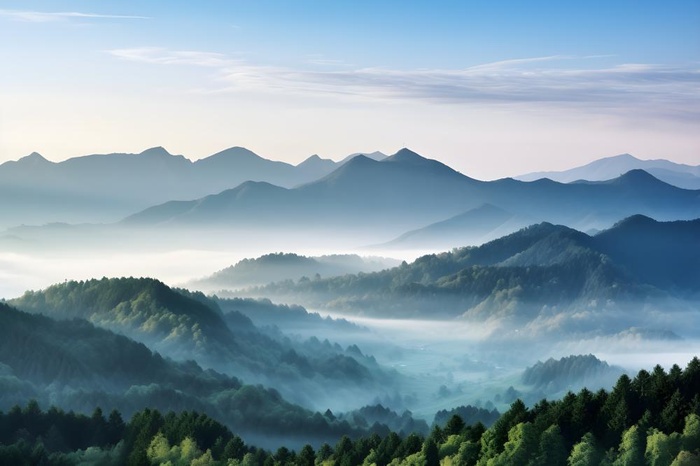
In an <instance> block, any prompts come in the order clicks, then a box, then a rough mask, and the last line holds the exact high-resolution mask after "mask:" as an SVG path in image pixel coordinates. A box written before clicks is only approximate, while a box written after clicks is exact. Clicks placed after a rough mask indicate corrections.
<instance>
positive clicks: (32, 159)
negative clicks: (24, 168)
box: [17, 152, 53, 165]
mask: <svg viewBox="0 0 700 466" xmlns="http://www.w3.org/2000/svg"><path fill="white" fill-rule="evenodd" d="M17 163H21V164H23V165H40V164H50V163H53V162H49V161H48V160H46V159H45V158H44V156H43V155H41V154H40V153H38V152H32V153H31V154H29V155H26V156H24V157H22V158H21V159H19V160H18V161H17Z"/></svg>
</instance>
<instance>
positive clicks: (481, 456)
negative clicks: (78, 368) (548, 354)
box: [0, 358, 700, 466]
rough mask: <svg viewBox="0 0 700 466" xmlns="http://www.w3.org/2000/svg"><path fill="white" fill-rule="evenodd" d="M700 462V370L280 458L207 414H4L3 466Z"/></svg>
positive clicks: (659, 373)
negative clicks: (484, 420) (489, 421)
mask: <svg viewBox="0 0 700 466" xmlns="http://www.w3.org/2000/svg"><path fill="white" fill-rule="evenodd" d="M699 461H700V360H698V358H694V359H693V360H691V362H690V363H689V364H688V366H687V367H686V368H685V370H681V368H680V367H678V366H677V365H674V366H673V367H672V368H671V369H670V370H669V371H668V372H665V371H664V370H663V369H662V368H661V367H660V366H656V367H655V368H654V369H653V371H652V372H647V371H645V370H642V371H640V372H639V373H638V374H637V375H636V377H635V378H634V379H630V378H629V377H628V376H627V375H623V376H621V377H620V378H619V379H618V381H617V383H616V384H615V386H614V388H613V389H612V390H611V391H610V392H607V391H605V390H602V389H601V390H599V391H598V392H595V393H594V392H591V391H590V390H587V389H583V390H581V391H580V392H578V393H572V392H569V393H568V394H567V395H566V396H564V398H563V399H561V400H559V401H548V400H541V401H540V402H538V403H537V404H536V405H534V406H533V407H532V408H530V409H528V408H527V407H526V406H525V404H524V403H523V402H522V401H520V400H516V401H515V402H514V403H513V404H512V405H511V407H510V409H508V410H507V411H506V412H505V413H503V415H501V416H500V417H499V418H498V420H497V421H496V422H495V423H494V424H493V425H492V426H491V427H489V428H486V427H485V426H484V425H483V424H481V423H476V424H469V425H468V424H466V423H465V422H464V420H463V419H462V418H461V417H460V416H459V415H456V414H455V415H453V416H452V417H450V418H449V419H448V420H447V422H444V423H440V424H436V425H435V426H434V427H433V428H432V430H431V431H430V433H429V434H427V435H419V434H416V433H410V434H408V435H405V434H404V435H398V434H397V433H396V432H389V433H384V434H383V435H380V434H378V433H373V434H371V435H369V436H362V435H357V434H355V435H354V436H347V435H344V436H342V437H341V438H340V439H339V440H338V441H337V442H336V443H334V444H333V445H331V444H328V443H324V444H322V445H321V446H320V447H318V448H314V447H313V446H311V445H309V444H306V445H304V446H303V447H300V448H299V449H294V450H291V449H289V448H286V447H279V448H278V449H277V450H275V451H268V450H264V449H260V448H256V447H255V446H252V445H249V444H246V443H245V442H244V441H243V440H242V439H241V438H240V437H239V436H237V435H236V434H235V433H234V432H232V431H231V430H230V429H229V428H227V427H225V426H224V425H222V424H220V423H219V422H217V421H215V420H213V419H212V418H210V417H208V416H207V415H205V414H198V413H196V412H193V411H184V412H181V413H179V414H176V413H174V412H169V413H167V414H163V413H161V412H159V411H158V410H154V409H144V410H142V411H139V412H136V413H134V415H133V416H132V417H131V419H130V420H129V421H127V422H125V421H124V420H123V418H122V415H121V414H120V413H119V412H118V411H116V410H114V411H111V412H110V414H109V415H108V416H106V417H105V415H104V413H103V411H102V410H101V409H100V408H96V409H95V410H94V411H93V412H92V415H91V416H86V415H81V414H75V413H74V412H72V411H71V412H65V411H63V410H61V409H57V408H55V407H51V408H50V409H48V410H47V411H45V412H44V411H42V410H41V408H40V406H39V404H38V403H37V402H36V401H31V402H29V403H28V404H27V405H26V406H25V407H24V408H22V407H20V406H14V407H13V408H11V409H10V410H9V411H8V412H6V413H1V412H0V464H14V465H24V464H27V465H29V464H49V465H54V464H55V465H73V464H76V465H77V464H102V465H110V464H114V465H117V464H126V465H134V466H136V465H139V466H140V465H144V466H148V465H162V464H190V465H259V466H266V465H289V466H291V465H299V466H314V465H328V466H335V465H338V466H342V465H368V466H369V465H377V466H385V465H397V466H399V465H428V466H432V465H436V466H437V465H460V466H472V465H501V464H502V465H516V464H518V465H532V466H535V465H538V466H539V465H542V466H566V465H569V466H573V465H590V466H593V465H610V466H613V465H630V466H641V465H651V466H657V465H664V466H666V465H669V466H681V465H687V466H690V465H694V464H698V462H699Z"/></svg>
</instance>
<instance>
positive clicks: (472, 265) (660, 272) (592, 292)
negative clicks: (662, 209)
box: [247, 216, 700, 333]
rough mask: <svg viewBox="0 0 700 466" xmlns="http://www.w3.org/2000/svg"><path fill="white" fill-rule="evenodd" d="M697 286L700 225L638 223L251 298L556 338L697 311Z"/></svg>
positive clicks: (509, 241) (528, 231)
mask: <svg viewBox="0 0 700 466" xmlns="http://www.w3.org/2000/svg"><path fill="white" fill-rule="evenodd" d="M697 283H700V219H696V220H692V221H675V222H657V221H655V220H653V219H651V218H648V217H643V216H633V217H630V218H628V219H626V220H624V221H622V222H619V223H618V224H616V225H615V226H614V227H612V228H610V229H608V230H605V231H603V232H601V233H599V234H597V235H595V236H589V235H587V234H585V233H582V232H580V231H577V230H574V229H571V228H568V227H565V226H561V225H553V224H550V223H540V224H536V225H532V226H530V227H527V228H524V229H522V230H519V231H517V232H515V233H512V234H510V235H508V236H504V237H502V238H499V239H497V240H493V241H490V242H488V243H486V244H484V245H482V246H479V247H468V248H460V249H454V250H452V251H450V252H445V253H441V254H429V255H425V256H422V257H419V258H418V259H416V260H415V261H414V262H412V263H410V264H407V263H404V264H402V265H401V266H399V267H395V268H392V269H388V270H384V271H380V272H375V273H371V274H361V275H348V276H341V277H332V278H326V279H321V280H311V281H299V282H297V283H277V284H272V285H268V286H265V287H261V288H259V289H255V290H250V291H249V292H248V293H247V294H248V295H249V296H268V297H272V298H274V299H278V300H283V301H288V302H296V303H299V304H302V305H304V306H307V307H310V308H338V309H342V310H344V311H350V312H360V313H362V314H369V315H377V316H394V317H395V316H401V317H404V318H405V317H427V316H430V317H433V318H435V317H443V318H454V317H457V316H460V315H461V316H463V317H466V318H468V319H472V320H474V321H480V322H484V321H489V320H493V319H495V320H504V321H510V322H516V323H517V324H516V325H518V326H519V327H516V328H522V326H524V325H534V322H538V321H539V320H541V322H539V324H538V325H543V323H546V322H547V320H548V319H549V318H550V317H551V318H553V319H555V320H557V324H556V325H557V326H556V327H553V328H557V331H559V330H561V331H569V330H571V329H576V330H577V331H582V330H583V329H585V328H586V326H585V325H584V322H585V318H584V317H583V315H578V316H577V317H575V318H572V321H571V322H569V323H565V322H567V320H566V318H564V317H563V316H566V315H567V314H566V313H567V311H572V312H574V311H575V310H581V309H585V310H586V313H591V314H590V316H593V315H595V312H601V313H602V314H603V315H604V316H605V315H607V313H608V312H610V313H611V314H610V315H611V316H614V315H615V313H616V312H622V310H624V309H637V308H641V307H644V306H652V308H653V307H654V306H655V304H654V303H663V302H664V300H667V299H670V300H678V301H682V300H684V299H689V300H690V301H689V302H694V301H693V300H697V299H698V298H700V295H699V294H698V287H697ZM678 301H676V302H678ZM659 306H664V304H659ZM584 314H585V313H584ZM590 316H589V317H588V318H592V317H590ZM601 318H607V317H601ZM695 318H696V319H697V317H695ZM652 320H653V319H652ZM613 322H614V319H613ZM566 325H571V329H568V330H565V326H566ZM615 325H617V324H615V323H611V324H610V326H609V330H610V331H613V329H614V332H613V333H619V332H624V331H625V330H627V328H626V327H624V328H617V329H615V327H614V326H615ZM664 325H666V324H664ZM561 326H564V327H561ZM603 327H606V326H605V325H604V326H603ZM635 327H640V328H648V327H653V325H652V324H649V323H648V322H636V323H635ZM591 328H596V329H599V328H602V327H601V326H600V325H599V324H595V325H591ZM606 328H607V327H606ZM664 329H665V327H664ZM652 330H653V329H652ZM659 330H661V329H659ZM676 330H678V328H676ZM652 333H653V332H652Z"/></svg>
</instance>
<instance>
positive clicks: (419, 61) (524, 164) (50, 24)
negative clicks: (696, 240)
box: [0, 0, 700, 178]
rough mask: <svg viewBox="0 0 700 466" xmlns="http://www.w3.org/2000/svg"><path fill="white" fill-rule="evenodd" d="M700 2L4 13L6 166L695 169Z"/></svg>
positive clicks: (86, 6)
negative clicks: (677, 165)
mask: <svg viewBox="0 0 700 466" xmlns="http://www.w3.org/2000/svg"><path fill="white" fill-rule="evenodd" d="M699 25H700V2H697V1H667V2H658V1H654V2H651V1H605V2H597V1H590V2H577V3H574V2H554V1H551V2H542V1H540V2H537V1H534V2H516V1H511V2H486V1H479V2H476V1H475V2H466V1H460V2H456V1H455V2H448V1H444V2H422V1H415V2H406V1H383V2H376V1H354V2H326V1H294V2H292V1H284V2H281V1H280V2H271V1H255V2H251V1H202V2H192V1H141V2H135V1H100V2H95V1H94V0H93V1H60V0H58V1H43V2H41V1H16V2H13V1H0V60H1V62H2V63H3V67H2V73H0V104H1V105H0V160H8V159H17V158H19V157H21V156H23V155H26V154H28V153H29V152H32V151H35V150H36V151H39V152H41V153H42V154H44V155H45V156H46V157H47V158H49V159H51V160H61V159H65V158H67V157H71V156H76V155H83V154H88V153H103V152H140V151H141V150H143V149H145V148H147V147H150V146H155V145H162V146H165V147H166V148H167V149H168V150H170V151H171V152H173V153H182V154H184V155H185V156H187V157H189V158H193V159H196V158H200V157H204V156H206V155H210V154H212V153H214V152H216V151H218V150H221V149H224V148H226V147H230V146H233V145H240V146H245V147H248V148H249V149H251V150H253V151H255V152H257V153H258V154H260V155H262V156H265V157H268V158H272V159H277V160H285V161H289V162H292V163H297V162H300V161H301V160H303V159H304V158H306V157H308V156H309V155H311V154H314V153H318V154H319V155H321V156H322V157H328V158H334V159H339V158H342V157H343V156H345V155H347V154H349V153H352V152H358V151H373V150H381V151H384V152H387V153H392V152H395V151H396V150H398V149H399V148H401V147H403V146H408V147H411V148H412V149H414V150H416V151H418V152H420V153H422V154H424V155H426V156H429V157H432V158H437V159H440V160H442V161H444V162H446V163H448V164H450V165H451V166H453V167H455V168H457V169H458V170H460V171H462V172H464V173H466V174H469V175H470V176H475V177H478V178H495V177H502V176H510V175H516V174H519V173H523V172H527V171H536V170H551V169H562V168H568V167H571V166H574V165H578V164H581V163H585V162H588V161H590V160H593V159H595V158H599V157H604V156H609V155H614V154H617V153H622V152H629V153H632V154H633V155H636V156H638V157H640V158H668V159H671V160H676V161H679V162H684V163H692V164H699V163H700V138H698V137H697V130H698V128H699V127H700V126H699V123H700V27H699Z"/></svg>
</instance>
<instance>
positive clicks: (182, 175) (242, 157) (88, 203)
mask: <svg viewBox="0 0 700 466" xmlns="http://www.w3.org/2000/svg"><path fill="white" fill-rule="evenodd" d="M357 155H359V154H351V155H349V156H348V157H346V158H345V159H343V160H342V161H340V162H334V161H332V160H328V159H322V158H320V157H319V156H317V155H313V156H311V157H309V158H308V159H306V160H305V161H303V162H302V163H300V164H298V165H296V166H295V165H291V164H288V163H285V162H278V161H273V160H268V159H265V158H262V157H260V156H259V155H257V154H255V153H253V152H252V151H250V150H248V149H245V148H242V147H231V148H229V149H226V150H223V151H221V152H218V153H216V154H213V155H211V156H209V157H205V158H203V159H200V160H196V161H191V160H189V159H187V158H185V157H184V156H182V155H173V154H170V153H169V152H168V151H167V150H165V149H164V148H162V147H153V148H150V149H147V150H145V151H143V152H141V153H139V154H125V153H112V154H93V155H86V156H81V157H74V158H70V159H68V160H65V161H62V162H58V163H54V162H50V161H49V160H47V159H46V158H44V157H43V156H42V155H40V154H38V153H36V152H34V153H32V154H30V155H28V156H26V157H23V158H21V159H19V160H17V161H9V162H5V163H3V164H2V165H0V194H2V196H1V197H0V210H1V211H2V212H3V213H4V218H3V221H2V224H3V225H5V226H11V225H19V224H44V223H49V222H70V223H79V222H111V221H115V220H118V219H119V218H120V217H123V216H125V215H128V214H129V213H133V212H135V211H138V210H140V209H144V208H146V207H149V206H151V205H154V204H159V203H163V202H166V201H170V200H173V199H183V200H185V199H194V198H198V197H202V196H205V195H208V194H214V193H218V192H221V191H223V190H226V189H230V188H234V187H236V186H238V185H239V184H241V183H243V182H245V181H265V182H269V183H272V184H275V185H278V186H283V187H293V186H297V185H300V184H303V183H307V182H310V181H313V180H316V179H318V178H320V177H322V176H325V175H327V174H328V173H330V172H332V171H333V170H335V169H337V168H338V167H339V166H341V165H342V164H343V163H345V162H347V161H348V160H351V159H352V158H353V157H355V156H357ZM368 156H370V157H373V158H375V159H381V158H383V157H385V156H384V155H383V154H381V153H380V152H374V153H371V154H368Z"/></svg>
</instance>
